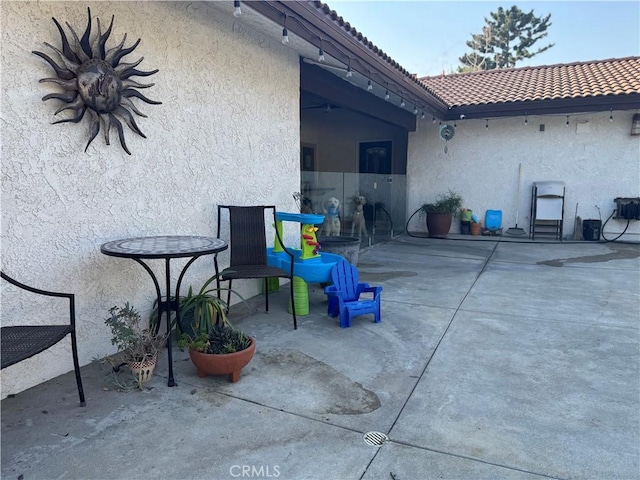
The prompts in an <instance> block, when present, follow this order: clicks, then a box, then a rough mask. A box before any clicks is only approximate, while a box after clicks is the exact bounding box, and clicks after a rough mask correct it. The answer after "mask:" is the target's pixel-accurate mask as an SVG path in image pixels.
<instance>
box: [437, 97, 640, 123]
mask: <svg viewBox="0 0 640 480" xmlns="http://www.w3.org/2000/svg"><path fill="white" fill-rule="evenodd" d="M638 109H640V94H638V93H632V94H626V95H607V96H596V97H583V98H569V99H553V100H534V101H531V100H528V101H523V102H509V103H494V104H486V105H460V106H454V107H451V108H449V109H448V111H447V112H446V114H445V115H444V118H443V119H444V120H458V119H460V116H461V115H464V118H466V119H484V118H497V117H517V116H523V115H572V114H576V113H586V112H604V111H609V110H617V111H619V110H638Z"/></svg>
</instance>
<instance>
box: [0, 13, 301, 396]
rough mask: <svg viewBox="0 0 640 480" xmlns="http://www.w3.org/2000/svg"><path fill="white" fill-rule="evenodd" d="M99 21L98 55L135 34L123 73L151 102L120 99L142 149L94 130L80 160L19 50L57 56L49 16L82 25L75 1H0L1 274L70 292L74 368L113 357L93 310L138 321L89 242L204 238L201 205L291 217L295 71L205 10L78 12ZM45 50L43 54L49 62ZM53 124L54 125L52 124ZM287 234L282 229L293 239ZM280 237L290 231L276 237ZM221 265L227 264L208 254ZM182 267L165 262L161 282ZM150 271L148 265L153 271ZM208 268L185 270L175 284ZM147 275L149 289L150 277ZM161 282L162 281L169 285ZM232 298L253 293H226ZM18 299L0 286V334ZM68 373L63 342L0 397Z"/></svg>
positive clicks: (118, 271) (208, 229) (17, 374)
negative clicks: (104, 40)
mask: <svg viewBox="0 0 640 480" xmlns="http://www.w3.org/2000/svg"><path fill="white" fill-rule="evenodd" d="M89 5H90V7H91V13H92V16H93V18H94V28H95V18H96V17H99V18H100V20H101V23H102V25H103V28H104V25H108V22H109V20H110V18H111V15H112V14H113V15H115V21H114V27H113V32H112V36H111V38H110V40H109V42H108V44H107V47H108V48H109V47H113V46H115V45H116V44H117V43H118V42H120V40H121V39H122V36H123V35H124V34H125V33H127V43H126V45H127V46H128V45H131V44H132V43H133V42H134V41H135V40H136V39H137V38H141V43H140V45H139V46H138V48H137V49H136V50H135V51H134V52H133V53H132V54H131V55H129V56H128V57H125V61H128V62H133V61H135V60H137V59H139V58H140V57H142V56H143V57H144V61H143V62H142V64H141V65H140V67H139V68H140V69H142V70H153V69H155V68H158V69H160V72H159V73H157V74H156V75H153V76H152V77H148V78H141V77H140V78H137V79H138V80H139V81H140V82H142V83H147V80H148V81H151V82H154V83H155V84H156V85H155V86H154V87H152V88H149V89H145V90H143V91H142V92H143V93H144V94H145V95H146V96H148V97H149V98H152V99H154V100H160V101H162V102H163V103H162V105H159V106H152V105H147V104H144V103H143V102H141V101H138V100H135V99H134V102H135V103H136V104H137V105H138V107H139V108H140V109H141V110H142V111H143V112H144V113H145V114H147V115H148V118H140V117H136V120H137V122H138V125H139V126H140V129H141V130H142V131H143V132H144V133H145V134H146V136H147V139H143V138H141V137H139V136H137V135H136V134H134V133H133V132H132V131H130V130H129V129H128V128H127V127H126V126H125V136H126V140H127V144H128V146H129V149H130V150H131V152H132V155H131V156H129V155H127V154H126V153H125V152H124V151H123V150H122V149H121V147H120V145H119V142H118V137H117V134H116V133H115V131H113V132H112V134H111V146H107V145H105V142H104V139H103V137H102V133H101V134H100V135H99V136H98V137H97V138H96V139H95V140H94V141H93V143H92V144H91V146H90V147H89V148H88V150H87V152H86V153H85V152H84V147H85V145H86V143H87V140H88V138H89V127H88V122H87V121H86V119H85V120H84V121H82V122H81V123H79V124H72V123H67V124H62V125H51V124H50V122H51V121H53V120H54V119H55V118H57V117H55V118H54V116H53V112H54V111H55V108H57V106H56V105H54V104H56V103H58V101H57V100H52V101H49V102H46V103H45V102H42V101H41V98H42V97H43V96H44V95H46V94H48V93H51V92H53V91H56V90H57V88H56V87H55V86H54V85H53V84H39V83H38V80H39V79H41V78H44V77H50V76H53V71H52V69H51V68H50V67H49V66H48V65H47V64H46V62H44V61H43V60H42V59H40V58H39V57H37V56H36V55H33V54H32V53H31V51H32V50H39V51H43V52H45V53H48V54H51V51H50V50H49V49H48V48H47V47H45V46H44V45H43V42H48V43H50V44H52V45H54V46H56V47H60V36H59V34H58V31H57V29H56V27H55V25H54V23H53V22H52V20H51V17H52V16H53V17H55V18H56V19H57V20H58V21H59V22H61V24H62V25H64V22H69V24H70V25H72V26H73V27H74V29H75V30H76V32H77V33H78V35H79V36H80V35H82V33H83V32H84V29H85V25H86V20H87V13H86V6H87V5H86V4H82V3H76V2H68V3H67V2H3V3H2V8H1V12H2V17H1V27H2V28H1V29H2V52H1V55H2V59H1V61H2V63H1V67H2V69H1V72H2V103H1V106H2V125H1V128H2V131H1V135H2V137H1V139H2V203H1V213H2V246H1V247H2V268H3V270H5V271H6V272H7V273H9V274H10V275H13V276H15V277H17V278H18V279H19V280H22V281H23V282H25V283H28V284H31V285H34V286H37V287H40V288H44V289H53V290H62V291H71V292H74V293H76V302H77V319H78V341H79V353H80V361H81V363H82V364H86V363H88V362H90V361H91V360H92V359H93V358H96V357H101V356H104V355H105V354H109V353H113V351H114V348H113V347H112V346H111V344H110V341H109V332H108V330H107V329H106V327H105V326H104V323H103V319H104V317H105V316H106V314H107V310H108V308H109V307H111V306H112V305H115V304H124V302H125V301H129V302H132V303H133V304H134V305H135V306H136V307H138V308H139V309H140V310H141V311H143V312H144V313H148V310H149V309H150V308H151V304H152V301H153V297H154V290H153V286H152V282H151V280H150V278H149V277H148V275H147V273H146V272H144V270H143V269H142V268H141V267H140V266H139V265H137V264H136V263H135V262H133V261H131V260H127V259H117V258H113V257H106V256H104V255H101V254H100V252H99V247H100V244H101V243H103V242H105V241H108V240H112V239H116V238H123V237H128V236H138V235H161V234H197V235H213V234H214V233H215V213H214V209H215V205H216V204H217V203H236V204H255V203H258V204H262V203H266V204H275V205H277V206H278V208H281V209H284V210H289V211H290V210H291V209H293V208H294V206H295V205H294V203H293V199H292V197H291V193H292V192H294V191H297V190H299V141H300V139H299V130H300V126H299V114H298V109H299V64H298V57H297V54H296V53H295V52H293V51H291V50H289V49H286V48H285V47H283V46H282V45H281V44H280V42H278V41H272V40H270V39H268V38H264V37H262V36H260V34H258V33H256V32H253V31H249V30H247V29H246V28H245V27H243V26H242V25H241V24H239V23H237V22H235V21H234V18H233V17H231V16H228V17H225V16H223V15H222V14H221V13H219V12H218V11H217V10H215V9H213V8H212V7H211V6H210V5H207V4H206V3H197V2H196V3H191V2H175V3H170V2H104V3H93V2H91V3H90V4H89ZM53 55H55V54H53ZM61 115H64V113H63V114H61ZM294 234H295V232H294ZM287 235H288V237H291V236H292V235H291V233H290V232H288V233H287ZM221 261H222V263H223V265H224V264H225V262H227V261H228V260H227V257H226V256H225V255H221ZM184 262H185V261H183V260H178V261H174V262H172V269H173V273H174V274H175V275H176V276H177V274H178V273H179V267H180V266H181V265H184ZM152 265H153V268H154V270H156V272H162V271H163V263H162V262H161V261H155V262H154V263H153V264H152ZM212 273H213V262H212V260H211V258H210V257H203V258H202V259H199V260H198V261H197V262H196V263H195V264H194V265H193V267H192V268H191V269H190V273H189V274H188V275H187V277H185V282H186V283H185V285H189V284H194V285H200V284H201V283H202V281H203V280H204V279H205V278H206V277H208V276H209V275H211V274H212ZM160 278H163V277H162V276H161V277H160ZM174 280H175V279H174ZM238 287H239V290H240V291H241V293H242V294H243V295H248V296H251V295H254V294H257V293H258V291H259V286H258V282H246V283H242V282H239V285H238ZM30 301H32V300H31V299H29V300H27V299H25V298H24V297H22V296H21V297H16V296H14V295H12V291H10V289H9V288H4V286H3V289H2V324H3V325H10V324H12V323H24V322H29V323H31V322H33V323H37V322H42V320H43V318H39V317H38V316H37V315H36V316H31V315H30V312H31V311H32V307H31V305H30V304H29V302H30ZM71 369H72V364H71V356H70V354H69V341H68V340H67V341H63V342H61V344H59V345H57V346H56V347H55V348H53V349H51V350H50V351H48V352H45V353H44V354H42V355H40V356H38V357H37V358H32V359H29V360H27V361H25V362H22V363H20V364H18V365H14V366H12V367H9V368H7V369H4V370H2V374H1V375H2V396H3V397H5V396H6V395H7V394H11V393H17V392H19V391H21V390H23V389H25V388H28V387H30V386H32V385H35V384H37V383H39V382H41V381H43V380H46V379H49V378H52V377H55V376H57V375H59V374H61V373H64V372H67V371H69V370H71Z"/></svg>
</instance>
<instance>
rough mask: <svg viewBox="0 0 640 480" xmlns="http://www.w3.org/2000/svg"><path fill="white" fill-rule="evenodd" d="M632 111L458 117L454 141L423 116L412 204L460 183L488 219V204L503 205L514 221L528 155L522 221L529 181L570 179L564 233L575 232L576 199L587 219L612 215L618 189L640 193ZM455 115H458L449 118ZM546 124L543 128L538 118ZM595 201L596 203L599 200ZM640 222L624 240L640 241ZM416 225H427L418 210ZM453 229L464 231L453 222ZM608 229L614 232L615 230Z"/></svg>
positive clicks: (415, 139)
mask: <svg viewBox="0 0 640 480" xmlns="http://www.w3.org/2000/svg"><path fill="white" fill-rule="evenodd" d="M634 113H638V112H631V111H614V112H613V122H610V121H609V112H603V113H595V114H581V115H577V116H570V117H569V126H566V121H567V118H566V116H529V117H528V118H527V121H528V124H527V125H525V124H524V121H525V118H524V117H516V118H504V119H494V120H489V128H486V122H485V120H462V121H458V122H457V128H456V134H455V136H454V138H453V139H452V140H450V141H449V142H448V154H445V153H444V147H445V142H444V141H443V140H442V139H441V138H440V137H439V136H438V131H439V128H438V124H437V123H436V124H433V123H432V122H431V119H428V120H420V121H419V122H418V130H417V131H416V132H415V133H412V134H410V136H409V158H408V168H407V183H408V185H407V189H408V193H407V202H408V208H407V212H408V214H409V215H411V214H412V213H413V212H414V211H415V210H416V209H417V208H419V207H420V205H422V204H423V203H427V202H431V201H433V200H435V197H436V195H437V194H439V193H442V192H446V191H447V189H452V190H455V191H457V192H458V193H460V194H461V195H462V197H463V198H464V205H465V206H466V207H467V208H471V209H472V210H473V211H474V212H476V213H477V214H478V215H479V216H480V217H481V219H482V220H484V214H485V211H486V210H488V209H496V210H502V226H503V227H504V228H509V227H512V226H514V224H515V217H516V196H517V188H518V164H519V163H522V188H521V193H520V208H519V218H518V226H519V227H521V228H524V229H525V230H526V231H527V232H528V231H529V220H530V207H531V186H532V184H533V182H537V181H547V180H554V181H563V182H565V183H566V196H565V216H564V237H567V236H572V235H573V231H574V220H575V210H576V203H578V204H579V205H578V216H580V217H581V218H582V219H598V218H599V216H598V208H597V207H599V208H600V211H601V212H602V213H601V214H602V220H603V222H604V220H606V219H607V218H608V217H609V215H610V214H611V212H612V211H613V209H614V202H613V199H614V198H615V197H637V196H640V137H637V136H636V137H632V136H631V135H630V131H631V118H632V117H633V114H634ZM450 123H453V122H450ZM541 124H544V126H545V130H544V132H541V131H540V125H541ZM596 206H597V207H596ZM626 224H627V222H626V221H624V222H623V221H615V220H611V221H610V222H609V223H608V224H607V226H606V228H605V233H606V234H607V238H613V237H614V236H616V235H615V233H620V232H622V231H623V230H624V227H625V226H626ZM639 224H640V222H637V221H635V222H633V221H632V222H631V225H630V226H629V229H628V230H627V234H625V235H624V236H623V237H622V238H621V240H628V241H639V240H640V238H639V237H640V235H639V234H640V225H639ZM409 230H410V231H424V230H426V227H425V225H424V218H418V215H416V216H415V217H414V219H413V220H412V221H411V223H410V225H409ZM452 231H454V232H455V231H459V224H458V222H454V226H453V228H452ZM609 232H610V233H609Z"/></svg>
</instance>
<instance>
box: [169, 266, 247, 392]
mask: <svg viewBox="0 0 640 480" xmlns="http://www.w3.org/2000/svg"><path fill="white" fill-rule="evenodd" d="M215 280H216V277H215V276H213V277H211V278H210V279H209V280H207V282H205V284H204V285H203V287H202V288H201V289H200V291H199V292H198V293H194V291H193V288H192V287H190V288H189V292H188V293H187V296H186V297H182V298H181V299H180V320H179V328H180V330H181V331H182V335H181V337H180V340H179V341H178V346H179V347H180V348H181V349H184V348H189V357H190V358H191V361H192V362H193V364H194V365H195V366H196V368H197V369H198V376H199V377H205V376H207V375H229V379H230V380H231V381H232V382H237V381H238V380H240V375H241V373H242V369H243V368H244V367H245V366H246V365H247V364H248V363H249V362H250V361H251V359H252V358H253V355H254V354H255V351H256V341H255V338H253V337H249V336H248V335H246V334H245V333H243V332H242V331H240V330H238V329H236V328H235V327H233V325H231V323H230V322H229V320H228V318H227V313H226V312H227V304H226V302H224V301H223V300H222V299H221V298H220V296H219V293H220V289H218V288H210V289H209V286H210V285H211V283H212V282H213V281H215ZM234 293H236V292H234ZM236 295H238V296H239V297H240V295H239V294H237V293H236ZM240 298H242V297H240Z"/></svg>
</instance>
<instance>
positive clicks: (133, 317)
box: [104, 302, 167, 389]
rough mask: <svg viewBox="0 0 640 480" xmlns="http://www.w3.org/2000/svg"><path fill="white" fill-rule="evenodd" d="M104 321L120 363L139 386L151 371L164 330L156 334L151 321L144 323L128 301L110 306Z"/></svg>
mask: <svg viewBox="0 0 640 480" xmlns="http://www.w3.org/2000/svg"><path fill="white" fill-rule="evenodd" d="M104 323H105V324H106V325H107V326H108V327H109V328H110V329H111V343H112V344H113V345H115V346H116V347H118V350H120V351H121V352H122V356H123V360H124V363H126V364H127V366H128V367H129V368H130V369H131V373H133V376H134V377H135V379H136V381H137V382H138V386H139V388H141V389H142V384H143V383H144V382H147V381H148V380H149V379H150V378H151V376H152V375H153V370H154V369H155V367H156V363H157V360H158V351H159V350H160V349H161V348H162V347H163V346H164V344H165V342H166V340H167V336H166V334H165V335H163V334H158V333H157V332H156V329H155V328H154V326H153V325H149V326H144V325H143V324H142V319H141V317H140V314H139V313H138V311H137V310H136V309H135V308H134V307H133V305H129V303H128V302H127V303H125V305H124V307H118V306H114V307H111V308H110V309H109V317H107V318H105V320H104Z"/></svg>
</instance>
